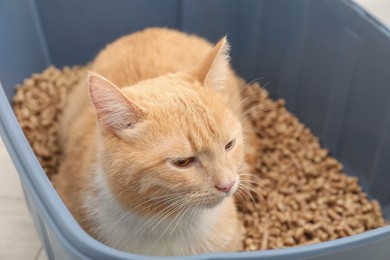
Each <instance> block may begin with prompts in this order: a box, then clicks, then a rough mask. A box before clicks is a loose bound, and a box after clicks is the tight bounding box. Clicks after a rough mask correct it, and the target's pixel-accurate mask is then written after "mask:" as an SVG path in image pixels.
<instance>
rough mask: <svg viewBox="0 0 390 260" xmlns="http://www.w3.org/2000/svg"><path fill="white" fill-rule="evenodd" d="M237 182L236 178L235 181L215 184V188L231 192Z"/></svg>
mask: <svg viewBox="0 0 390 260" xmlns="http://www.w3.org/2000/svg"><path fill="white" fill-rule="evenodd" d="M235 183H236V180H233V181H230V182H228V183H223V184H218V185H215V188H216V189H217V190H219V191H222V192H225V193H229V191H230V190H231V189H232V187H233V186H234V184H235Z"/></svg>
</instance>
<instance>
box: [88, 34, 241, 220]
mask: <svg viewBox="0 0 390 260" xmlns="http://www.w3.org/2000/svg"><path fill="white" fill-rule="evenodd" d="M228 77H229V62H228V43H227V41H226V39H225V38H224V39H222V40H221V41H220V42H219V43H218V44H217V45H216V46H215V47H214V48H213V49H212V50H211V51H210V52H209V53H208V55H207V56H206V57H205V58H204V59H203V60H202V61H200V63H199V64H197V65H194V68H193V69H191V70H190V71H187V72H177V73H171V74H167V75H164V76H161V77H157V78H154V79H150V80H146V81H142V82H139V83H137V84H136V85H133V86H129V87H125V88H122V89H119V88H117V87H116V86H115V85H114V84H113V83H111V82H110V81H108V80H107V79H105V78H103V77H101V76H99V75H97V74H95V73H90V74H89V76H88V82H89V89H90V96H91V100H92V103H93V104H94V107H95V109H96V113H97V121H98V128H99V131H98V133H99V137H98V138H99V151H98V153H99V161H100V167H101V169H102V171H103V172H104V174H105V176H106V179H107V181H108V183H109V186H110V188H111V190H112V192H113V193H114V195H115V197H116V198H118V199H119V201H120V202H121V203H122V204H123V205H125V206H126V207H127V208H128V209H130V210H131V211H133V212H134V213H139V214H151V213H152V212H155V211H163V210H167V209H173V208H177V207H179V206H181V207H183V205H185V206H186V207H199V206H200V207H213V206H215V205H217V204H219V203H220V202H221V201H222V200H223V199H224V198H225V197H226V196H231V195H232V194H233V193H234V192H235V191H236V189H237V187H238V184H239V176H238V171H239V170H240V167H241V166H242V162H243V134H242V128H241V123H240V121H239V119H238V117H237V115H235V112H234V111H232V110H231V109H230V108H229V104H228V103H229V99H228V98H227V97H226V96H224V95H223V94H222V92H223V88H224V84H225V83H226V80H227V79H228ZM237 94H238V93H237Z"/></svg>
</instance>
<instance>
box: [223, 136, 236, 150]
mask: <svg viewBox="0 0 390 260" xmlns="http://www.w3.org/2000/svg"><path fill="white" fill-rule="evenodd" d="M235 144H236V139H234V140H231V141H230V142H229V143H227V145H225V150H226V151H229V150H231V149H232V148H233V147H234V145H235Z"/></svg>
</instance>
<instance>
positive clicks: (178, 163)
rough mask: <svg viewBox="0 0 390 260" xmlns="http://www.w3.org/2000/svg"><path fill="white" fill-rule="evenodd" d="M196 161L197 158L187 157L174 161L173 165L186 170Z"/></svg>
mask: <svg viewBox="0 0 390 260" xmlns="http://www.w3.org/2000/svg"><path fill="white" fill-rule="evenodd" d="M194 161H195V157H187V158H178V159H176V160H173V161H172V163H173V164H174V165H175V166H177V167H179V168H185V167H187V166H189V165H190V164H191V163H193V162H194Z"/></svg>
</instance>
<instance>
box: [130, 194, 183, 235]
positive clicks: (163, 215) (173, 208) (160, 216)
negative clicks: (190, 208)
mask: <svg viewBox="0 0 390 260" xmlns="http://www.w3.org/2000/svg"><path fill="white" fill-rule="evenodd" d="M182 205H183V203H182V201H181V200H180V201H176V202H175V203H173V204H171V205H170V206H168V207H166V208H164V209H163V210H162V211H161V212H158V213H157V214H156V215H155V216H153V217H151V218H150V219H149V220H148V221H146V222H145V223H144V224H143V225H141V227H139V228H138V230H137V231H136V233H137V234H140V233H142V232H143V231H144V230H146V229H148V228H149V227H151V226H152V225H154V226H153V228H152V229H151V230H150V231H149V234H148V236H147V238H149V236H150V235H151V234H152V233H153V231H154V230H155V229H156V228H157V226H158V225H159V224H160V223H161V222H163V221H164V220H165V219H167V218H168V217H169V216H171V215H172V214H174V213H175V212H177V211H178V209H180V207H181V206H182ZM157 221H158V222H157ZM156 222H157V223H156ZM155 223H156V224H155Z"/></svg>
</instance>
